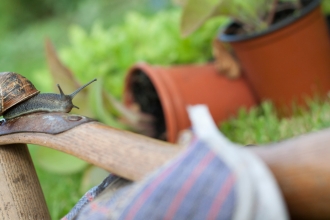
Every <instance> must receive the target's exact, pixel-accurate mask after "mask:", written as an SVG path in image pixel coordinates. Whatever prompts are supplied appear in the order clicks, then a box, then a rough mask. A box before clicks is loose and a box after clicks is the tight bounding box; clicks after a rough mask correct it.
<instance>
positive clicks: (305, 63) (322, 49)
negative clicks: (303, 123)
mask: <svg viewBox="0 0 330 220" xmlns="http://www.w3.org/2000/svg"><path fill="white" fill-rule="evenodd" d="M233 29H235V24H231V25H230V26H229V27H228V28H227V29H226V30H225V31H224V32H223V33H222V34H221V35H220V40H221V41H222V42H229V43H230V44H231V46H232V47H233V49H234V51H235V54H236V55H237V58H238V59H239V62H240V64H241V66H242V68H243V69H244V72H245V74H246V78H247V80H248V82H249V83H250V85H251V87H252V88H253V90H254V91H255V94H256V95H257V97H258V99H259V100H260V101H262V100H267V99H268V100H271V101H272V102H274V104H275V106H276V107H277V109H279V110H280V111H281V112H283V113H284V114H290V111H291V110H290V109H291V105H292V102H294V103H295V104H297V105H305V104H306V99H307V98H308V97H314V96H319V97H322V96H324V95H326V94H327V92H328V91H329V89H330V41H329V36H328V30H327V25H326V22H325V18H324V16H323V15H322V13H321V9H320V1H319V0H313V1H311V2H310V3H309V4H308V5H307V6H306V7H305V8H304V9H303V10H302V13H301V14H300V15H299V16H298V17H290V18H287V19H285V20H283V21H280V22H278V23H276V24H274V25H272V26H271V27H270V28H269V29H268V30H266V31H264V32H262V33H258V34H251V35H234V33H233V32H232V33H230V32H231V30H233Z"/></svg>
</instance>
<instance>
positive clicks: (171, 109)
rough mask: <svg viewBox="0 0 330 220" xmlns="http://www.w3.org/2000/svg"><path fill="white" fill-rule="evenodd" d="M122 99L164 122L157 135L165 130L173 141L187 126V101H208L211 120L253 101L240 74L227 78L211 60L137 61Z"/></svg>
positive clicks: (230, 114)
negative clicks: (171, 64)
mask: <svg viewBox="0 0 330 220" xmlns="http://www.w3.org/2000/svg"><path fill="white" fill-rule="evenodd" d="M141 75H142V76H143V75H144V80H141ZM142 78H143V77H142ZM148 80H149V82H146V81H148ZM145 100H147V101H145ZM124 103H125V105H126V106H130V105H133V104H134V103H138V105H139V106H140V107H141V110H142V112H146V113H149V114H153V115H155V116H156V117H157V119H158V120H159V121H158V122H157V123H158V125H161V126H163V130H162V129H160V132H159V134H158V136H156V138H159V136H160V133H161V132H164V131H165V133H166V138H165V139H166V140H167V141H170V142H175V141H176V140H177V138H178V133H179V132H180V131H181V130H183V129H186V128H189V126H190V122H189V119H188V114H187V110H186V108H187V106H189V105H194V104H206V105H208V107H209V109H210V112H211V114H212V116H213V118H214V120H215V121H216V122H220V121H223V120H225V119H228V118H229V117H230V116H234V115H235V114H236V113H237V111H238V109H239V108H241V107H246V108H249V107H251V106H253V105H255V103H256V102H255V98H254V96H253V95H252V93H251V90H250V89H249V87H248V85H247V83H246V81H245V80H244V79H243V78H239V79H237V80H229V79H227V78H226V77H224V76H222V75H220V74H219V73H218V72H217V71H216V69H215V67H214V66H213V64H206V65H187V66H175V67H160V66H150V65H148V64H137V65H135V66H133V67H132V68H131V69H130V71H129V73H128V75H127V77H126V82H125V89H124ZM157 105H158V106H159V108H157ZM150 109H151V110H150ZM156 127H157V126H156ZM157 129H158V128H157Z"/></svg>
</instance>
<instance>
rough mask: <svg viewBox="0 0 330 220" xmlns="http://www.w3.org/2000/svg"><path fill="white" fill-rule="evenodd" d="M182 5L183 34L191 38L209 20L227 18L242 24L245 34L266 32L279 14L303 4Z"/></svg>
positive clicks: (293, 0) (232, 1)
mask: <svg viewBox="0 0 330 220" xmlns="http://www.w3.org/2000/svg"><path fill="white" fill-rule="evenodd" d="M177 1H179V2H180V3H181V5H183V12H182V18H181V31H182V34H183V35H184V36H188V35H189V34H191V33H192V32H194V31H195V30H196V29H197V28H199V27H200V26H201V25H203V24H204V23H205V22H206V21H207V20H209V19H210V18H214V17H219V16H225V17H229V18H231V19H233V20H234V21H236V22H237V23H239V24H241V26H242V30H243V31H244V33H251V32H257V31H261V30H264V29H266V28H267V27H268V26H269V25H271V24H272V23H273V20H274V14H275V12H276V11H277V10H281V9H283V8H287V7H291V8H293V9H299V8H301V3H300V0H271V1H269V0H250V1H246V0H207V1H204V0H181V1H180V0H177Z"/></svg>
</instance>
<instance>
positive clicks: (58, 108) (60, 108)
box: [0, 72, 96, 120]
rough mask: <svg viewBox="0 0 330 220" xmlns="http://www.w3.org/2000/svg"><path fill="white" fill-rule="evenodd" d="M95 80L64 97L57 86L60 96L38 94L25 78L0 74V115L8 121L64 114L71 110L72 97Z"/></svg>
mask: <svg viewBox="0 0 330 220" xmlns="http://www.w3.org/2000/svg"><path fill="white" fill-rule="evenodd" d="M94 81H96V79H94V80H92V81H90V82H89V83H87V84H85V85H83V86H81V87H80V88H79V89H77V90H76V91H74V92H73V93H72V94H70V95H65V94H64V93H63V91H62V89H61V87H60V86H59V85H58V84H57V87H58V89H59V91H60V94H54V93H40V92H39V91H38V90H37V89H36V88H35V87H34V85H33V84H32V83H31V82H30V81H29V80H27V79H26V78H25V77H23V76H21V75H19V74H17V73H13V72H3V73H0V99H1V105H0V115H2V116H3V118H4V119H6V120H9V119H13V118H16V117H19V116H22V115H25V114H30V113H34V112H65V113H68V112H70V111H71V110H72V108H78V107H77V106H75V105H73V103H72V99H73V98H74V96H75V95H76V94H77V93H78V92H80V91H81V90H82V89H84V88H85V87H86V86H88V85H89V84H91V83H92V82H94Z"/></svg>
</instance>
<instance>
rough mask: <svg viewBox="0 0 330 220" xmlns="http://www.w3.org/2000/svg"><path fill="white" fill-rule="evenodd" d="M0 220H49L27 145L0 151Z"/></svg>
mask: <svg viewBox="0 0 330 220" xmlns="http://www.w3.org/2000/svg"><path fill="white" fill-rule="evenodd" d="M0 219H6V220H9V219H11V220H20V219H22V220H23V219H45V220H47V219H50V215H49V212H48V209H47V205H46V201H45V199H44V196H43V193H42V190H41V186H40V183H39V180H38V177H37V174H36V171H35V169H34V166H33V163H32V159H31V157H30V153H29V151H28V149H27V146H26V144H13V145H4V146H1V147H0Z"/></svg>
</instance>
